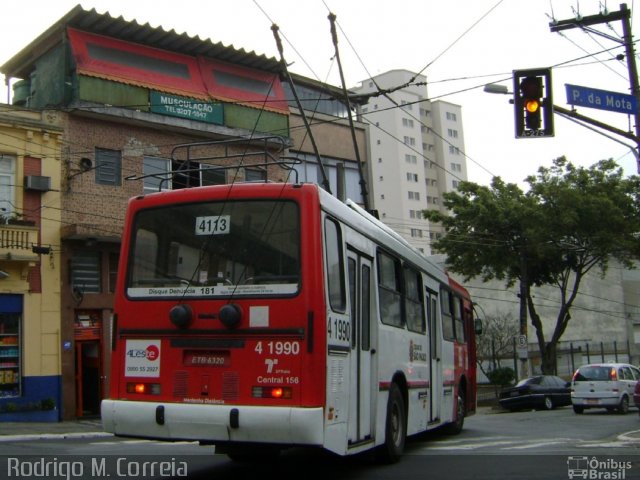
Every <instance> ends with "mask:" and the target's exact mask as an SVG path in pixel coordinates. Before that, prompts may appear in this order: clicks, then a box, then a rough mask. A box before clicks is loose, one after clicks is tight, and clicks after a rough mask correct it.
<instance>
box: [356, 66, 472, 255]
mask: <svg viewBox="0 0 640 480" xmlns="http://www.w3.org/2000/svg"><path fill="white" fill-rule="evenodd" d="M399 86H402V87H401V88H398V87H399ZM353 91H354V92H355V93H356V94H357V95H358V96H360V97H365V98H366V99H367V100H366V102H365V100H363V106H362V107H361V115H362V120H363V121H365V122H367V123H368V124H369V126H370V142H369V148H370V152H369V158H370V162H369V164H368V167H369V171H368V175H369V185H370V190H371V205H372V208H373V209H375V210H377V211H378V215H379V217H380V220H382V221H383V222H384V223H385V224H387V225H388V226H389V227H391V228H393V229H394V230H396V231H397V232H398V233H399V234H400V235H402V236H403V237H404V238H405V239H406V240H407V241H408V242H409V243H410V244H411V245H413V246H414V247H415V248H417V249H418V250H420V251H421V252H422V253H424V254H425V255H429V254H431V242H432V240H434V239H436V238H437V237H438V236H439V235H441V233H442V229H441V227H440V226H439V225H434V224H430V222H429V221H428V220H426V219H424V218H423V217H422V210H426V209H438V210H441V209H442V208H443V206H442V195H443V194H444V193H445V192H448V191H450V190H452V189H455V188H456V186H457V184H458V182H460V181H461V180H466V179H467V167H466V159H465V156H464V132H463V128H462V111H461V107H460V106H458V105H455V104H452V103H449V102H443V101H437V102H430V101H429V100H428V95H427V88H426V77H424V76H423V75H417V74H415V73H412V72H409V71H407V70H392V71H389V72H386V73H383V74H381V75H377V76H376V77H373V78H371V79H368V80H365V81H363V82H361V84H360V85H359V86H358V87H356V88H354V89H353ZM381 91H382V92H386V91H388V92H389V93H385V94H384V95H382V94H380V92H381Z"/></svg>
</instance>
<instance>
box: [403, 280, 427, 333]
mask: <svg viewBox="0 0 640 480" xmlns="http://www.w3.org/2000/svg"><path fill="white" fill-rule="evenodd" d="M404 287H405V297H404V310H405V312H406V316H407V328H408V329H409V330H411V331H413V332H421V333H424V332H425V331H426V325H425V321H424V314H423V310H422V278H421V277H420V273H418V272H417V271H416V270H414V269H413V268H410V267H405V268H404Z"/></svg>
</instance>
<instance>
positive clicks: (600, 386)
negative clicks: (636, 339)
mask: <svg viewBox="0 0 640 480" xmlns="http://www.w3.org/2000/svg"><path fill="white" fill-rule="evenodd" d="M638 380H640V369H638V368H636V367H634V366H633V365H630V364H628V363H593V364H589V365H583V366H581V367H580V368H578V370H576V373H574V374H573V380H572V381H571V403H572V404H573V411H574V412H576V413H583V412H584V410H585V408H606V409H607V410H608V411H610V412H612V411H614V410H615V411H618V412H619V413H623V414H624V413H627V412H628V411H629V403H630V402H632V401H633V391H634V389H635V387H636V383H638Z"/></svg>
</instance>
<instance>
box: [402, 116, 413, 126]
mask: <svg viewBox="0 0 640 480" xmlns="http://www.w3.org/2000/svg"><path fill="white" fill-rule="evenodd" d="M402 126H403V127H409V128H413V120H412V119H410V118H403V119H402Z"/></svg>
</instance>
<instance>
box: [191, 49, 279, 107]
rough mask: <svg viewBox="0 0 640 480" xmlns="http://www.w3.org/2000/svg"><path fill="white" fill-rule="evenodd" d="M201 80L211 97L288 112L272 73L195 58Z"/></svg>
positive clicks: (276, 78)
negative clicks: (197, 62)
mask: <svg viewBox="0 0 640 480" xmlns="http://www.w3.org/2000/svg"><path fill="white" fill-rule="evenodd" d="M198 61H199V63H200V71H201V72H202V79H203V81H204V84H205V86H206V88H207V92H208V93H209V95H211V97H212V98H215V99H217V100H222V101H225V102H239V103H242V104H243V105H247V106H250V107H254V108H260V109H262V108H264V109H265V110H271V111H275V112H280V113H285V114H288V113H289V104H288V103H287V100H286V98H285V95H284V90H283V89H282V83H281V82H280V77H279V76H278V75H277V74H275V73H269V72H263V71H259V70H252V69H250V68H246V67H241V66H239V65H232V64H230V63H225V62H220V61H216V60H213V59H211V58H205V57H199V58H198Z"/></svg>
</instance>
